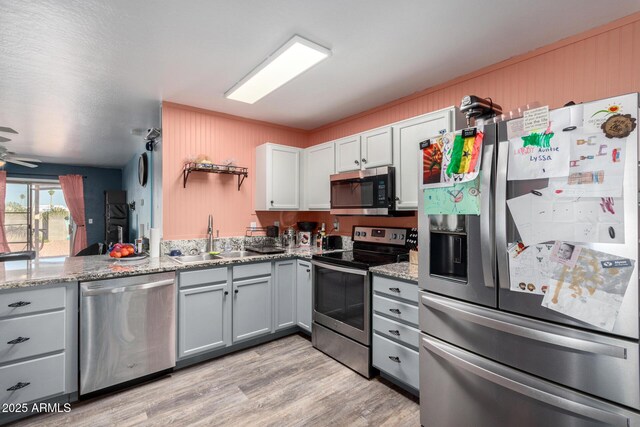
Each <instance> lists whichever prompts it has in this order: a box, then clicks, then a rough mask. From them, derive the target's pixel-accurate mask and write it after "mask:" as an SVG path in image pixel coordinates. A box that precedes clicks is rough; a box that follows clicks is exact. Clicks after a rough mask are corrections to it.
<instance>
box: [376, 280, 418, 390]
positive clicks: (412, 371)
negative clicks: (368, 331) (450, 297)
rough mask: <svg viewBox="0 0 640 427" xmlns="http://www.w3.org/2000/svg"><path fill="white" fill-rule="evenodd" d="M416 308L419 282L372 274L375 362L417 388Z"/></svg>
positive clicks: (399, 379) (386, 372)
mask: <svg viewBox="0 0 640 427" xmlns="http://www.w3.org/2000/svg"><path fill="white" fill-rule="evenodd" d="M417 312H418V284H417V283H413V282H405V281H401V280H394V279H390V278H388V277H383V276H376V275H374V276H373V315H372V318H373V322H372V324H373V339H372V344H371V347H372V354H373V356H372V363H373V366H374V367H376V368H378V369H379V370H380V372H382V373H384V374H386V375H388V376H390V377H392V378H394V379H395V380H396V381H398V382H400V383H402V384H405V385H407V386H409V387H410V388H411V389H413V390H415V391H417V390H418V389H419V386H420V375H419V363H418V359H419V353H418V348H419V339H420V331H419V327H418V318H417Z"/></svg>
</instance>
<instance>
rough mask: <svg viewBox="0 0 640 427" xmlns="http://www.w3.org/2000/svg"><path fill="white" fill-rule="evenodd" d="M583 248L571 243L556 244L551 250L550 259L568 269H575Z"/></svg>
mask: <svg viewBox="0 0 640 427" xmlns="http://www.w3.org/2000/svg"><path fill="white" fill-rule="evenodd" d="M581 249H582V247H581V246H577V245H575V244H572V243H569V242H556V243H555V244H554V245H553V248H551V255H549V259H551V261H554V262H557V263H559V264H562V265H565V266H567V267H571V268H573V267H575V265H576V262H577V261H578V256H579V255H580V251H581Z"/></svg>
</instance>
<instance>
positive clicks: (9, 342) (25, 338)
mask: <svg viewBox="0 0 640 427" xmlns="http://www.w3.org/2000/svg"><path fill="white" fill-rule="evenodd" d="M25 341H29V337H18V338H16V339H15V340H11V341H7V344H20V343H21V342H25Z"/></svg>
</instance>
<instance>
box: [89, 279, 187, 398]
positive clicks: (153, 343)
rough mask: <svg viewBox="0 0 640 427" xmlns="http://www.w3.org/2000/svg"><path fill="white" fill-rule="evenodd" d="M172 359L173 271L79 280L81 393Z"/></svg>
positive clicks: (158, 368) (152, 370) (161, 367)
mask: <svg viewBox="0 0 640 427" xmlns="http://www.w3.org/2000/svg"><path fill="white" fill-rule="evenodd" d="M175 364H176V289H175V273H174V272H170V273H158V274H149V275H144V276H131V277H122V278H118V279H109V280H98V281H93V282H82V283H80V394H81V395H84V394H87V393H91V392H94V391H98V390H102V389H104V388H106V387H110V386H114V385H116V384H120V383H124V382H127V381H130V380H133V379H136V378H140V377H144V376H147V375H150V374H153V373H157V372H160V371H164V370H167V369H170V368H172V367H174V366H175Z"/></svg>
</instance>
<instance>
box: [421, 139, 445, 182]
mask: <svg viewBox="0 0 640 427" xmlns="http://www.w3.org/2000/svg"><path fill="white" fill-rule="evenodd" d="M442 139H443V137H438V138H433V139H431V140H428V141H427V143H426V144H424V148H423V144H421V145H420V148H421V149H422V185H429V184H439V183H440V182H441V178H442Z"/></svg>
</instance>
